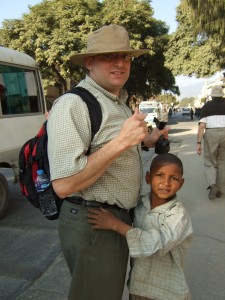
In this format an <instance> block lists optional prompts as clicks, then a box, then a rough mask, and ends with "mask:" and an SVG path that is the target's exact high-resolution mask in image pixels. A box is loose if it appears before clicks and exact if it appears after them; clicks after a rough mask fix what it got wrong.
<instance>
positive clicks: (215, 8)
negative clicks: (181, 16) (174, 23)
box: [183, 0, 225, 39]
mask: <svg viewBox="0 0 225 300" xmlns="http://www.w3.org/2000/svg"><path fill="white" fill-rule="evenodd" d="M183 4H184V5H185V6H186V7H187V9H189V10H190V12H191V15H190V16H191V20H192V22H193V24H194V27H195V34H196V35H198V34H206V35H207V36H212V35H213V36H214V35H215V36H220V39H221V38H224V35H225V18H224V16H225V1H224V0H216V1H215V0H183ZM206 12H207V13H206Z"/></svg>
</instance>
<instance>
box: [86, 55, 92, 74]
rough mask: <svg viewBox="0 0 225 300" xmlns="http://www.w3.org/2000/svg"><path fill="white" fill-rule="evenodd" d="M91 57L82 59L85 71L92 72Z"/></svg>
mask: <svg viewBox="0 0 225 300" xmlns="http://www.w3.org/2000/svg"><path fill="white" fill-rule="evenodd" d="M92 60H93V59H92V57H86V58H85V59H84V65H85V67H86V69H88V70H89V71H92Z"/></svg>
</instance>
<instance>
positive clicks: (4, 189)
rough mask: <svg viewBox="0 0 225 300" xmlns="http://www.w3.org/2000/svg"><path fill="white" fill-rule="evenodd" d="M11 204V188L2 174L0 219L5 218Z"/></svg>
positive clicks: (0, 177)
mask: <svg viewBox="0 0 225 300" xmlns="http://www.w3.org/2000/svg"><path fill="white" fill-rule="evenodd" d="M8 202H9V186H8V182H7V180H6V179H5V177H4V176H3V175H2V174H0V219H1V218H3V217H4V215H5V212H6V208H7V205H8Z"/></svg>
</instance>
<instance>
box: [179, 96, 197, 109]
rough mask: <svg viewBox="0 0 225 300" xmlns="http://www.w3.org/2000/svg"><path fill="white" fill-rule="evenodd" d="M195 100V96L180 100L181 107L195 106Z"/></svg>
mask: <svg viewBox="0 0 225 300" xmlns="http://www.w3.org/2000/svg"><path fill="white" fill-rule="evenodd" d="M194 102H195V98H194V97H190V98H184V99H182V100H181V101H180V107H189V106H194Z"/></svg>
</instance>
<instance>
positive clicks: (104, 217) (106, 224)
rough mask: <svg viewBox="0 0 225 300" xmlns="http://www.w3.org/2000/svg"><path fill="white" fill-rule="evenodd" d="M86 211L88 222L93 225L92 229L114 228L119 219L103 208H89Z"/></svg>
mask: <svg viewBox="0 0 225 300" xmlns="http://www.w3.org/2000/svg"><path fill="white" fill-rule="evenodd" d="M88 211H89V212H88V215H87V216H88V222H89V223H90V224H92V225H93V226H92V228H93V229H103V230H115V226H116V223H117V221H119V219H118V218H116V217H115V216H114V215H113V214H112V213H111V212H109V211H108V210H105V209H103V208H100V209H89V210H88Z"/></svg>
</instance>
